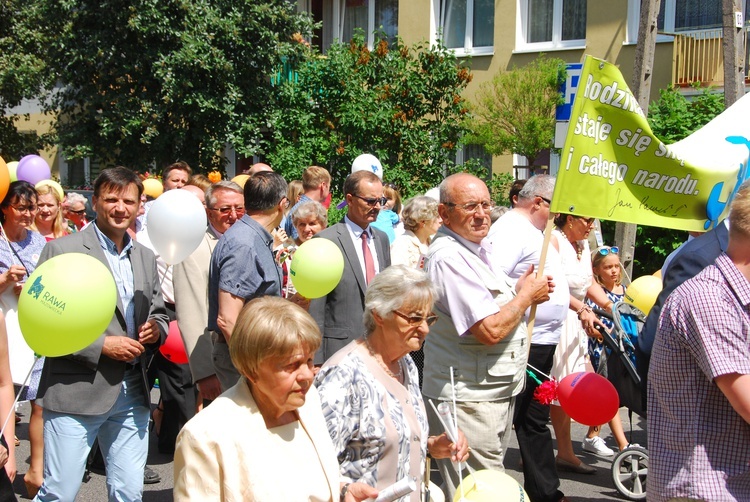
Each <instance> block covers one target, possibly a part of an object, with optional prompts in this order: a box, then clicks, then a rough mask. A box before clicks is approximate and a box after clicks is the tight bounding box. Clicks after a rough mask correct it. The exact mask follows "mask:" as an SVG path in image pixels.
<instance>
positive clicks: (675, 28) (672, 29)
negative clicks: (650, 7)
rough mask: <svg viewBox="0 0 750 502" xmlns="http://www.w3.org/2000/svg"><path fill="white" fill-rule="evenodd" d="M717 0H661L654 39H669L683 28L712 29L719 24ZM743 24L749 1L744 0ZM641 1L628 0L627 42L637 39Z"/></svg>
mask: <svg viewBox="0 0 750 502" xmlns="http://www.w3.org/2000/svg"><path fill="white" fill-rule="evenodd" d="M721 4H722V3H721V2H720V1H719V0H662V2H661V5H660V6H659V17H658V19H657V26H658V28H659V37H658V38H657V41H658V42H659V41H667V40H672V38H671V37H669V36H665V35H671V34H674V33H679V32H685V31H700V30H715V29H719V28H721V27H722V24H723V19H722V11H721ZM744 4H745V26H747V25H748V20H747V12H748V9H750V0H745V1H744ZM640 10H641V2H640V0H628V43H633V44H634V43H637V42H638V25H639V22H640Z"/></svg>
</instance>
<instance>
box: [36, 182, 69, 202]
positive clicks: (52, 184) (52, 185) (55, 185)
mask: <svg viewBox="0 0 750 502" xmlns="http://www.w3.org/2000/svg"><path fill="white" fill-rule="evenodd" d="M44 185H47V186H49V187H50V188H51V189H52V190H54V191H55V192H57V195H59V196H60V201H62V200H63V199H65V192H63V188H62V187H61V186H60V183H58V182H57V181H55V180H42V181H40V182H39V183H37V184H36V185H34V188H36V189H37V190H39V189H40V188H41V187H43V186H44Z"/></svg>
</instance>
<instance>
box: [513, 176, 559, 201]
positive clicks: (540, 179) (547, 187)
mask: <svg viewBox="0 0 750 502" xmlns="http://www.w3.org/2000/svg"><path fill="white" fill-rule="evenodd" d="M554 191H555V177H554V176H550V175H549V174H537V175H536V176H532V177H531V178H529V179H528V181H526V184H525V185H524V186H523V188H522V189H521V191H520V192H518V198H519V199H533V198H534V197H537V196H541V197H546V198H548V199H551V198H552V193H553V192H554Z"/></svg>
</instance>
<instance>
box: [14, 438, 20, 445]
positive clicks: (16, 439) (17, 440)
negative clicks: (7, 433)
mask: <svg viewBox="0 0 750 502" xmlns="http://www.w3.org/2000/svg"><path fill="white" fill-rule="evenodd" d="M13 439H14V441H15V444H16V446H21V441H20V440H19V439H18V436H13Z"/></svg>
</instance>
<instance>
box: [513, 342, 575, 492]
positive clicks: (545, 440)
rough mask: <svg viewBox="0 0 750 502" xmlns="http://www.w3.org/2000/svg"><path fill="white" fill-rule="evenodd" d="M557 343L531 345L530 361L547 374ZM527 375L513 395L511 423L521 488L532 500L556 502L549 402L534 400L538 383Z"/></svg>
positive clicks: (558, 484) (555, 475)
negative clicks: (518, 455)
mask: <svg viewBox="0 0 750 502" xmlns="http://www.w3.org/2000/svg"><path fill="white" fill-rule="evenodd" d="M556 348H557V346H556V345H535V344H532V345H531V350H530V351H529V364H530V365H532V366H534V367H535V368H538V369H540V370H541V371H543V372H544V373H547V374H549V372H550V371H551V370H552V358H553V357H554V355H555V349H556ZM538 385H539V384H537V383H536V382H535V381H534V380H533V379H532V378H530V377H529V376H528V375H527V376H526V388H525V389H524V391H523V392H522V393H521V394H519V395H518V397H517V398H516V409H515V413H514V414H513V425H514V427H515V429H516V437H517V438H518V448H519V449H520V450H521V459H522V460H523V480H524V485H523V487H524V489H525V490H526V493H528V495H529V498H530V499H531V502H557V501H559V500H560V499H561V498H562V497H563V493H562V492H561V491H560V478H559V477H558V476H557V469H556V468H555V452H554V450H553V448H552V434H551V433H550V430H549V426H548V423H549V406H545V405H543V404H540V403H538V402H537V401H535V400H534V397H533V396H534V390H535V389H536V388H537V387H538Z"/></svg>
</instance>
